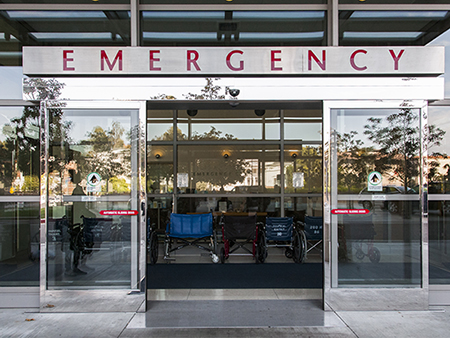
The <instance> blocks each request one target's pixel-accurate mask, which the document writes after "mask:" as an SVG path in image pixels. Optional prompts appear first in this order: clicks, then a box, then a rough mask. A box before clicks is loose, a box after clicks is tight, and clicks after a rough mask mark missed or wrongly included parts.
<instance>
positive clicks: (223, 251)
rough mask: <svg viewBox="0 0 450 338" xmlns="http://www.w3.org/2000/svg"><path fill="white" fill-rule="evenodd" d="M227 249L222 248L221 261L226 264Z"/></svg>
mask: <svg viewBox="0 0 450 338" xmlns="http://www.w3.org/2000/svg"><path fill="white" fill-rule="evenodd" d="M225 259H226V258H225V249H224V248H221V249H220V263H222V264H224V263H225Z"/></svg>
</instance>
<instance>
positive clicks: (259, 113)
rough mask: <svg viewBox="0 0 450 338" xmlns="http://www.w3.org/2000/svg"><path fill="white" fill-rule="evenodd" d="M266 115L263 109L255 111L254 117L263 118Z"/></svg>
mask: <svg viewBox="0 0 450 338" xmlns="http://www.w3.org/2000/svg"><path fill="white" fill-rule="evenodd" d="M265 113H266V111H265V110H264V109H255V115H256V116H259V117H261V116H264V114H265Z"/></svg>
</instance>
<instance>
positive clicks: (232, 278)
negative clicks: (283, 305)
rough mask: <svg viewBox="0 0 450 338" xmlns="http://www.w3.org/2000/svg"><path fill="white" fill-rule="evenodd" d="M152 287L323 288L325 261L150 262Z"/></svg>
mask: <svg viewBox="0 0 450 338" xmlns="http://www.w3.org/2000/svg"><path fill="white" fill-rule="evenodd" d="M147 288H149V289H243V288H252V289H257V288H301V289H316V288H322V264H321V263H306V264H295V263H291V264H290V263H278V264H277V263H266V264H156V265H148V268H147Z"/></svg>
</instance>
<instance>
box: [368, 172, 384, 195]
mask: <svg viewBox="0 0 450 338" xmlns="http://www.w3.org/2000/svg"><path fill="white" fill-rule="evenodd" d="M382 178H383V177H382V176H381V174H380V173H379V172H378V171H372V172H371V173H370V174H369V176H368V177H367V190H368V191H383V185H382V181H383V180H382Z"/></svg>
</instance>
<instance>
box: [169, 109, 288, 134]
mask: <svg viewBox="0 0 450 338" xmlns="http://www.w3.org/2000/svg"><path fill="white" fill-rule="evenodd" d="M178 129H179V131H178V133H177V135H178V140H180V141H181V140H194V141H232V140H279V139H280V113H279V111H278V110H263V109H259V110H258V109H256V110H233V109H230V110H180V111H178Z"/></svg>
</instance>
